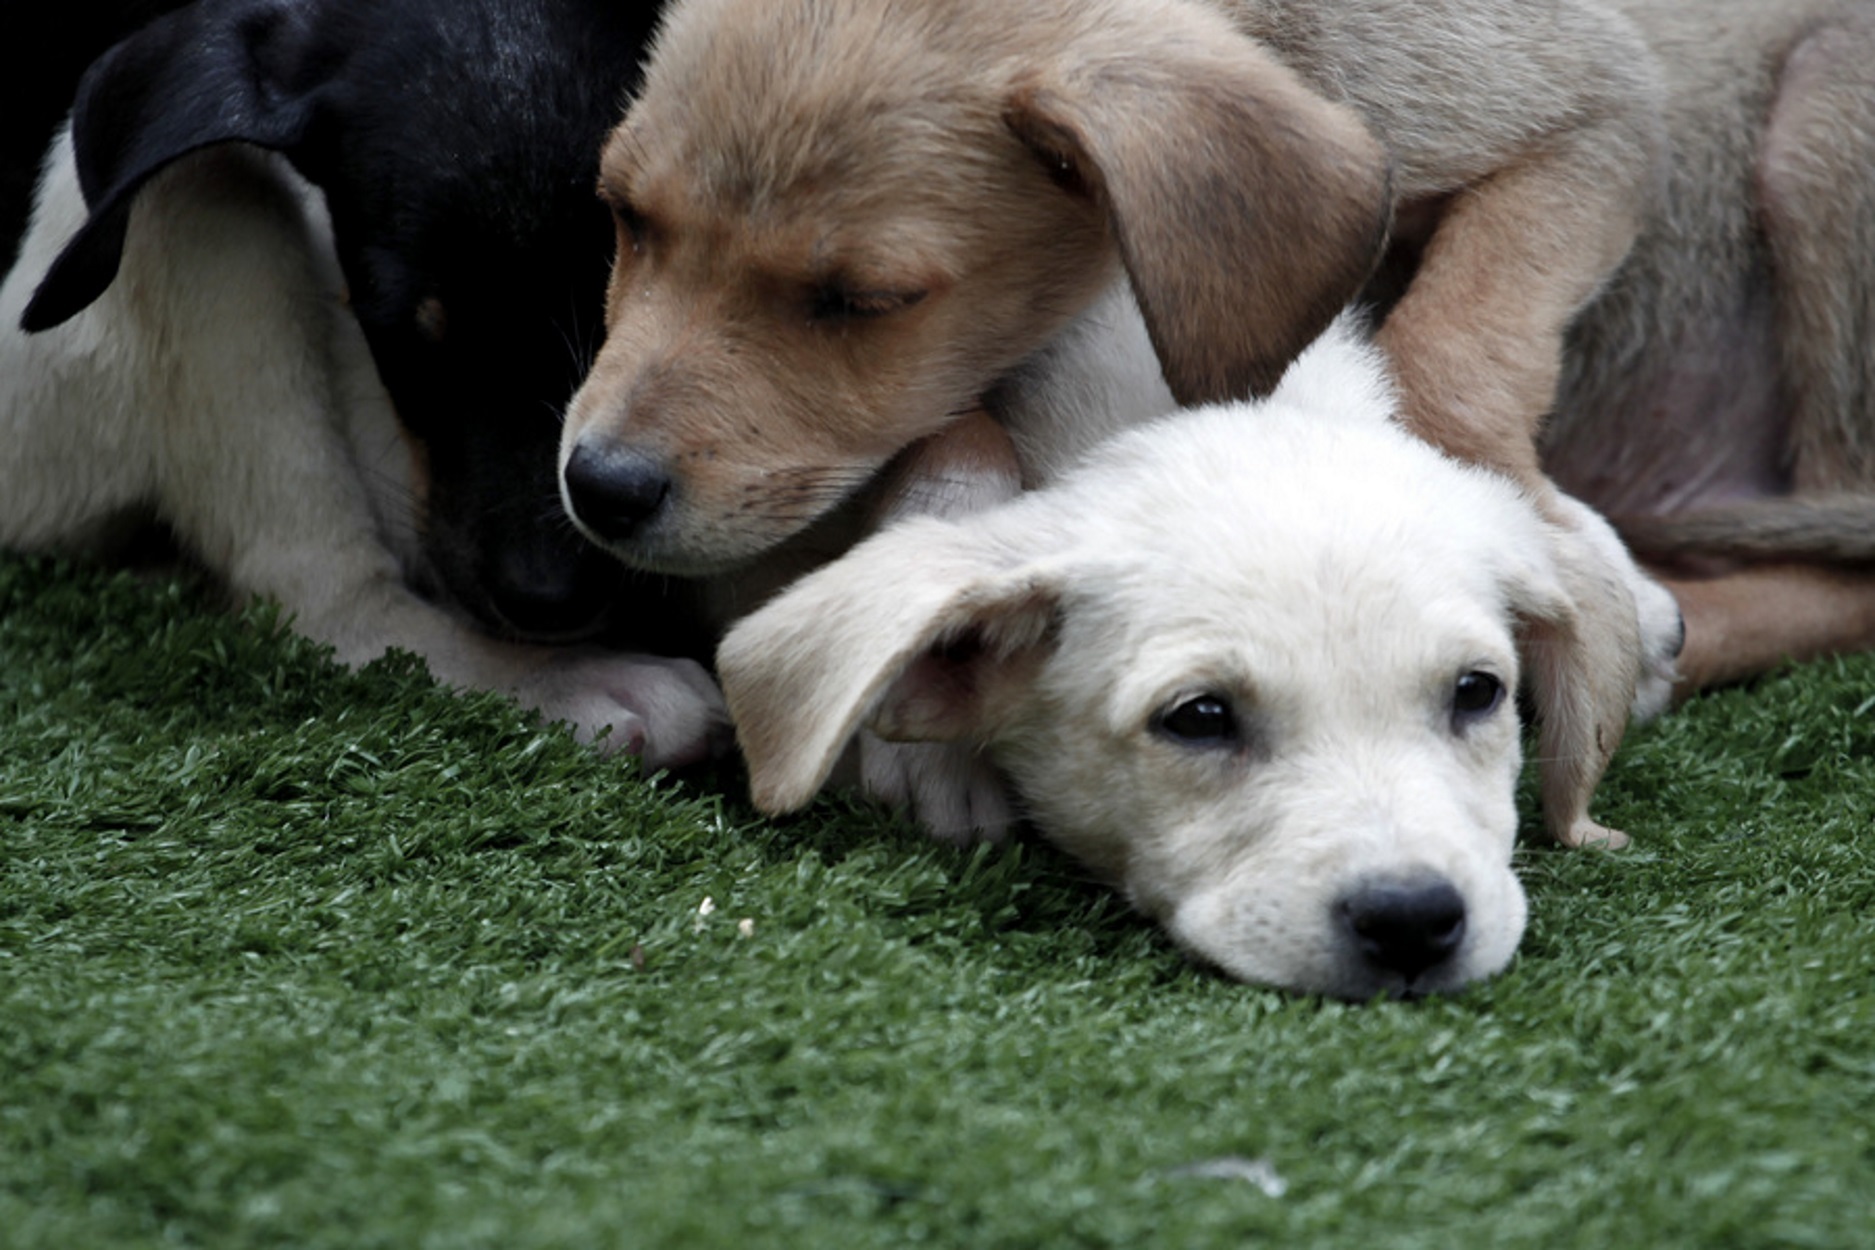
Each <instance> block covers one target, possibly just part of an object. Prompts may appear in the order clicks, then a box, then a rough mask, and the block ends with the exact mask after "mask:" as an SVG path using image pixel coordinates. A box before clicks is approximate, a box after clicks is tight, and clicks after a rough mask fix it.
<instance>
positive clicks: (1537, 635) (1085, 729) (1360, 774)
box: [718, 325, 1672, 998]
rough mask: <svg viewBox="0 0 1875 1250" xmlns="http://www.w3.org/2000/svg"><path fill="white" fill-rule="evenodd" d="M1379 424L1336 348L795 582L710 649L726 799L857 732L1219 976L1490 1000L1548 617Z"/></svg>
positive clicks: (1438, 463) (772, 807)
mask: <svg viewBox="0 0 1875 1250" xmlns="http://www.w3.org/2000/svg"><path fill="white" fill-rule="evenodd" d="M1393 410H1394V405H1393V399H1392V395H1391V393H1390V389H1389V385H1388V380H1387V377H1386V375H1385V372H1384V370H1383V367H1382V365H1381V363H1380V360H1379V358H1378V356H1377V355H1376V354H1375V353H1374V352H1373V351H1372V350H1371V349H1369V348H1368V347H1366V346H1365V345H1364V344H1363V343H1362V342H1361V341H1360V340H1359V339H1358V338H1357V336H1356V335H1355V334H1354V333H1353V332H1352V331H1351V330H1350V329H1349V328H1348V327H1347V326H1345V325H1338V326H1337V327H1336V328H1335V329H1334V330H1332V331H1331V332H1330V333H1329V334H1328V335H1327V336H1326V337H1325V338H1324V339H1323V340H1322V341H1321V342H1320V343H1318V344H1317V345H1316V346H1315V347H1313V348H1311V349H1310V351H1309V352H1308V353H1307V354H1306V355H1305V356H1304V357H1303V358H1302V359H1301V360H1300V361H1299V362H1298V363H1297V364H1296V365H1295V367H1294V368H1293V369H1292V370H1291V372H1290V374H1289V375H1288V376H1287V378H1286V379H1285V380H1284V382H1283V384H1282V386H1281V387H1280V389H1279V390H1278V391H1277V392H1276V394H1275V395H1274V396H1273V397H1272V398H1271V399H1270V400H1268V401H1266V402H1264V403H1261V404H1243V405H1229V406H1217V407H1211V408H1203V409H1195V410H1192V411H1189V412H1184V413H1179V414H1175V415H1172V416H1169V417H1166V418H1163V419H1161V420H1159V421H1158V422H1156V423H1153V424H1150V425H1147V426H1145V427H1143V428H1141V429H1138V430H1135V431H1132V432H1130V433H1124V434H1121V435H1119V436H1118V437H1117V438H1115V439H1114V440H1112V441H1111V442H1109V443H1107V444H1106V445H1104V446H1103V447H1101V448H1098V449H1096V450H1095V451H1094V452H1093V453H1092V455H1091V457H1090V458H1089V460H1088V461H1087V462H1086V463H1084V464H1083V465H1081V466H1080V467H1078V468H1076V469H1074V470H1072V471H1070V472H1068V473H1067V474H1065V475H1064V476H1063V477H1062V478H1061V479H1060V480H1058V481H1057V482H1056V483H1054V484H1053V485H1051V486H1049V487H1047V488H1045V489H1041V490H1038V491H1034V492H1031V493H1029V494H1027V495H1024V496H1022V497H1021V498H1019V499H1016V500H1014V501H1012V502H1010V503H1008V504H1006V505H1004V506H1001V507H999V508H996V509H993V510H990V511H987V512H983V513H979V514H976V515H972V516H966V517H961V518H954V519H948V520H938V519H931V518H921V519H913V520H909V521H905V522H902V523H899V524H897V525H894V526H892V527H890V528H888V529H887V530H886V531H884V532H882V533H880V534H879V535H877V536H875V537H873V538H871V539H869V540H868V541H866V542H865V543H863V544H862V545H860V546H859V547H857V548H856V549H854V550H853V551H852V552H851V553H850V554H848V555H847V556H845V557H844V558H842V559H840V560H838V561H836V562H835V563H833V564H831V565H829V566H827V567H825V568H823V569H821V570H819V571H817V572H815V573H812V574H810V575H809V576H808V577H806V578H805V579H803V580H802V581H800V582H799V583H797V584H796V585H795V586H793V587H792V588H790V589H789V590H787V591H786V592H784V593H783V594H782V595H780V596H779V597H778V598H776V599H775V600H773V601H772V602H770V603H769V604H768V605H767V606H765V607H763V608H762V609H760V610H759V611H757V612H755V613H754V614H753V615H751V616H750V617H748V618H746V619H745V620H744V621H742V622H741V623H740V624H739V625H738V626H737V627H736V628H735V629H734V630H732V632H731V633H730V634H729V635H728V637H727V638H726V640H725V641H724V643H723V645H722V647H721V650H720V652H719V655H718V667H719V676H720V677H721V678H722V680H723V682H724V688H725V692H726V694H727V697H728V699H729V704H730V710H731V713H732V716H733V718H734V720H735V722H736V725H737V732H738V734H739V737H740V740H741V743H742V746H743V748H744V750H745V752H746V754H747V756H748V760H749V766H750V772H751V781H752V786H753V791H754V797H755V801H756V803H757V804H758V806H760V807H761V808H763V809H764V810H767V811H770V812H779V811H786V810H790V809H793V808H797V807H800V806H801V805H803V804H805V803H806V802H808V800H809V799H811V798H812V797H813V795H814V794H815V793H816V791H817V790H819V789H820V787H821V786H822V784H823V783H824V782H825V781H826V779H827V778H828V776H829V774H830V772H831V771H832V770H833V769H834V767H835V765H836V761H837V760H838V759H839V757H840V756H841V755H842V753H843V751H844V750H845V749H846V747H847V745H848V743H849V740H850V739H852V738H853V736H854V734H855V732H856V731H858V730H860V729H861V728H862V727H870V728H871V729H872V730H874V731H877V732H878V733H880V734H881V735H882V736H884V737H886V738H889V739H910V740H935V741H949V742H962V743H971V744H976V745H979V746H981V747H982V748H983V749H984V750H985V751H986V752H987V754H988V756H989V758H990V759H991V760H993V761H994V762H995V764H997V765H998V766H999V767H1000V768H1001V769H1003V770H1004V771H1005V772H1006V774H1007V776H1008V777H1009V778H1010V780H1011V782H1012V784H1013V787H1014V789H1015V791H1016V794H1017V795H1018V797H1019V800H1020V802H1021V803H1022V804H1023V805H1024V806H1025V807H1026V809H1027V811H1028V812H1029V814H1030V815H1031V816H1032V818H1033V820H1034V822H1035V823H1036V825H1037V826H1038V827H1039V828H1040V829H1041V830H1042V831H1043V833H1044V834H1045V835H1046V836H1048V837H1049V838H1051V839H1052V840H1053V841H1055V842H1056V843H1057V844H1059V845H1060V846H1062V847H1063V848H1064V849H1066V850H1067V851H1069V852H1070V853H1072V854H1074V855H1075V856H1077V857H1078V858H1079V859H1081V860H1082V861H1083V862H1085V863H1086V864H1087V865H1089V866H1090V867H1091V868H1092V869H1094V870H1095V871H1096V872H1098V873H1099V874H1100V875H1102V876H1103V877H1104V878H1105V879H1107V880H1109V881H1111V882H1113V883H1114V884H1115V885H1116V886H1118V888H1119V889H1121V890H1122V891H1123V892H1124V893H1125V895H1126V897H1127V898H1128V899H1129V900H1130V901H1131V902H1132V903H1133V904H1134V905H1135V906H1137V907H1138V908H1140V909H1141V910H1142V911H1144V912H1145V913H1146V914H1148V915H1151V916H1153V917H1155V918H1156V919H1158V920H1159V921H1161V922H1162V923H1163V924H1164V925H1165V926H1166V928H1167V929H1168V930H1169V931H1170V932H1171V933H1172V935H1173V936H1174V937H1175V938H1176V939H1177V940H1178V941H1180V942H1181V943H1182V944H1184V945H1185V946H1186V947H1188V948H1189V949H1190V950H1192V951H1194V952H1196V953H1197V954H1198V955H1200V956H1202V957H1203V958H1205V959H1206V960H1208V961H1210V962H1212V963H1215V964H1216V965H1218V966H1219V967H1221V968H1223V969H1224V970H1225V971H1227V972H1229V973H1230V974H1232V975H1234V976H1237V977H1240V978H1243V979H1246V980H1250V981H1256V982H1263V983H1267V984H1271V985H1276V986H1282V987H1286V988H1290V989H1295V990H1302V991H1312V992H1320V993H1325V994H1331V995H1337V996H1345V997H1350V998H1364V997H1368V996H1371V995H1374V994H1377V993H1383V992H1398V993H1423V992H1431V991H1444V990H1452V989H1455V988H1457V987H1459V986H1462V985H1464V984H1466V983H1467V982H1470V981H1473V980H1476V979H1478V978H1481V977H1485V976H1488V975H1490V974H1492V973H1495V972H1496V971H1498V970H1499V969H1501V968H1503V967H1504V965H1505V963H1506V962H1507V961H1508V960H1509V959H1510V958H1511V955H1512V953H1513V952H1514V951H1515V949H1516V946H1517V943H1518V939H1519V937H1520V936H1521V934H1522V932H1523V927H1524V919H1525V903H1524V896H1523V892H1522V889H1521V888H1520V886H1519V884H1518V881H1517V878H1516V876H1515V875H1514V874H1513V872H1512V871H1511V863H1510V861H1511V849H1512V843H1513V839H1514V836H1515V833H1516V827H1517V812H1516V807H1515V802H1514V788H1515V785H1516V781H1517V776H1518V769H1519V765H1520V758H1521V745H1520V727H1519V723H1518V717H1517V710H1516V700H1515V698H1514V697H1513V695H1514V692H1515V691H1516V689H1517V686H1518V680H1519V674H1520V664H1519V649H1520V646H1528V645H1530V643H1531V641H1532V640H1540V639H1541V638H1542V637H1544V636H1545V634H1546V633H1547V632H1548V631H1550V630H1552V629H1554V628H1555V627H1556V626H1557V625H1558V624H1559V623H1560V622H1561V621H1562V619H1563V618H1565V617H1566V616H1567V614H1568V613H1569V612H1570V611H1571V607H1570V600H1569V597H1568V595H1567V594H1566V593H1565V591H1564V589H1563V586H1562V583H1561V581H1560V580H1559V577H1558V572H1557V561H1558V558H1557V554H1556V551H1557V547H1558V544H1559V543H1561V542H1563V541H1564V540H1563V539H1562V537H1561V536H1560V535H1559V533H1558V532H1557V531H1556V530H1555V529H1554V528H1553V527H1551V526H1550V525H1549V524H1548V523H1547V522H1545V521H1544V520H1543V519H1542V518H1541V517H1540V515H1539V514H1538V512H1537V510H1536V508H1535V506H1534V505H1533V504H1532V502H1531V501H1530V500H1529V499H1528V498H1527V497H1526V496H1525V495H1524V494H1523V493H1521V492H1520V490H1519V489H1518V488H1517V487H1516V486H1514V485H1513V484H1511V483H1510V482H1509V481H1508V480H1506V479H1504V478H1501V477H1498V476H1495V475H1493V474H1490V473H1487V472H1484V471H1482V470H1479V469H1476V468H1472V467H1469V466H1465V465H1461V464H1460V463H1458V462H1457V461H1454V460H1451V459H1448V458H1446V457H1444V456H1442V455H1441V454H1440V453H1438V452H1437V451H1435V450H1433V449H1432V448H1430V447H1428V446H1426V445H1425V444H1423V443H1420V442H1418V441H1416V440H1414V439H1412V438H1411V437H1409V436H1408V435H1406V434H1405V433H1404V432H1403V431H1402V430H1401V429H1400V428H1399V427H1398V426H1396V425H1395V424H1394V422H1393V421H1392V420H1391V416H1392V413H1393ZM1614 554H1615V555H1616V556H1617V557H1618V558H1619V560H1620V561H1621V562H1622V563H1623V564H1624V565H1626V564H1628V563H1629V562H1627V560H1626V556H1625V553H1624V552H1622V551H1620V549H1619V547H1618V546H1617V547H1616V548H1615V552H1614ZM1634 580H1635V582H1636V584H1644V580H1645V579H1642V578H1640V576H1639V574H1638V572H1636V573H1635V574H1634ZM1648 606H1649V607H1650V608H1653V609H1657V610H1661V611H1667V612H1670V611H1671V610H1672V605H1671V603H1670V602H1668V603H1665V604H1652V603H1650V604H1649V605H1648ZM1616 836H1617V837H1618V835H1616Z"/></svg>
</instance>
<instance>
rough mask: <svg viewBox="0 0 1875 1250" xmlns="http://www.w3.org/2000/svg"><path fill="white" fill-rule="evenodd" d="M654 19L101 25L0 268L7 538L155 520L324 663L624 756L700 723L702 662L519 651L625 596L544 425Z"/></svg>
mask: <svg viewBox="0 0 1875 1250" xmlns="http://www.w3.org/2000/svg"><path fill="white" fill-rule="evenodd" d="M655 15H656V5H655V4H654V3H649V2H628V3H608V2H607V0H401V2H400V3H396V4H383V3H371V2H370V0H197V2H196V3H194V4H191V5H188V6H186V7H184V8H181V9H179V10H177V11H175V12H173V13H168V14H165V15H164V16H162V17H159V18H157V19H156V20H155V21H153V22H150V23H149V24H148V25H146V26H144V27H142V28H141V29H140V30H138V31H137V32H136V33H134V34H132V35H131V36H129V37H128V38H125V39H124V40H122V41H121V42H119V43H117V44H115V45H114V46H112V47H111V48H110V49H109V51H107V52H106V53H105V54H104V55H103V56H101V57H100V58H99V59H98V60H97V61H95V62H94V63H93V64H92V65H91V67H90V68H89V70H88V71H87V72H86V74H85V76H84V79H83V81H82V83H81V84H80V87H79V90H78V95H77V99H76V102H75V104H74V106H73V108H72V113H71V118H70V122H69V125H68V126H67V127H66V128H64V129H62V130H61V132H60V134H59V135H58V137H57V138H56V139H55V140H54V142H53V145H52V149H51V151H50V152H49V153H48V155H47V157H46V161H45V164H44V167H43V171H42V176H41V180H40V183H39V189H38V195H37V198H36V201H35V203H34V207H33V214H32V220H31V223H30V225H29V227H28V230H27V234H26V236H25V238H24V240H23V241H22V244H21V247H20V251H19V256H18V259H17V261H16V263H15V265H14V267H13V270H12V272H11V273H10V274H9V275H8V277H7V279H6V282H5V285H4V287H3V288H0V544H3V545H5V546H8V547H12V548H14V549H19V550H36V551H52V552H60V553H75V554H97V553H101V552H106V551H108V550H109V549H110V548H111V547H112V546H113V545H114V544H116V543H117V542H118V541H120V540H121V539H122V537H123V536H124V535H125V534H127V533H129V532H131V531H132V530H133V529H135V528H136V527H137V526H139V525H140V524H142V523H144V522H147V521H152V520H153V521H156V522H160V523H161V524H163V525H165V526H166V527H167V528H168V529H169V530H170V531H171V532H173V533H174V535H175V536H176V538H177V539H178V540H179V542H180V544H181V545H182V546H183V547H184V549H185V550H186V551H188V552H189V553H190V554H191V555H193V556H194V557H196V558H198V559H200V560H201V561H202V562H203V563H204V564H205V565H206V566H207V567H208V568H209V569H210V570H211V571H212V572H214V573H215V574H216V575H218V576H219V577H220V578H222V579H223V580H224V581H225V582H226V584H227V585H228V587H229V588H230V589H231V590H232V591H234V592H236V593H237V594H238V595H240V596H244V597H245V596H256V595H264V596H271V597H273V598H276V599H278V600H279V601H281V603H282V604H283V605H284V607H285V608H286V609H287V610H288V611H289V612H290V613H291V614H292V615H293V618H294V620H295V623H296V628H298V629H299V630H300V631H301V632H303V633H306V634H307V635H309V636H311V637H314V638H317V639H319V640H321V641H325V642H329V643H331V644H332V645H333V646H334V647H335V648H336V649H337V652H338V655H339V658H340V659H341V660H343V661H345V662H348V663H358V662H362V661H365V660H368V659H371V658H373V657H375V656H377V655H379V654H382V653H383V652H384V651H385V650H386V649H387V648H391V647H399V648H403V649H406V650H409V651H413V652H415V653H417V654H419V655H421V656H422V657H423V658H424V659H425V660H426V661H427V662H428V664H429V665H430V668H431V670H432V671H433V672H434V673H435V674H436V676H437V677H438V678H439V679H441V680H443V681H446V682H449V683H452V684H456V685H460V686H465V687H475V688H486V689H496V690H502V691H505V692H508V693H511V694H513V695H515V696H516V697H518V698H520V699H521V700H522V701H523V702H525V703H527V704H529V705H531V706H534V707H537V708H539V709H540V710H541V711H542V712H543V713H545V714H546V715H547V716H549V717H550V718H553V719H563V720H568V721H571V722H572V723H573V724H574V726H575V727H576V729H578V730H579V731H581V732H582V733H583V734H585V735H587V736H589V737H598V736H602V731H603V730H604V729H606V728H607V727H610V730H611V732H610V733H609V734H607V735H603V738H604V741H605V742H606V743H607V744H609V745H610V746H612V747H615V748H622V749H625V750H629V751H633V752H636V753H639V754H640V755H641V756H642V757H643V759H644V760H645V762H646V763H647V765H649V766H665V765H674V764H680V763H684V762H687V761H690V760H693V759H695V758H697V757H698V756H699V755H701V754H703V753H704V752H705V751H707V750H708V749H709V748H710V747H711V745H712V744H713V742H714V741H716V740H717V739H719V738H720V736H721V728H722V710H721V703H720V700H719V698H718V696H717V695H716V692H715V689H714V686H713V684H712V683H711V682H710V680H709V679H708V676H707V675H706V673H705V672H704V671H703V670H702V668H701V667H699V666H697V665H696V664H694V663H692V662H690V661H688V660H668V659H661V658H654V657H649V656H642V655H625V654H619V653H613V652H607V651H602V650H599V649H597V648H594V647H588V646H578V647H575V646H568V645H556V646H548V645H544V644H547V643H556V644H567V643H572V642H578V641H581V640H585V639H589V638H592V637H595V636H597V635H599V634H600V633H601V632H602V631H605V630H608V629H613V628H614V627H615V626H616V623H617V618H618V617H619V616H620V615H622V614H628V613H629V604H622V603H621V600H623V599H628V598H629V597H630V594H631V589H632V588H631V587H629V586H628V583H627V581H626V576H627V575H626V574H625V573H624V572H623V571H622V570H620V569H619V568H618V567H617V566H616V565H615V564H614V563H613V562H612V561H611V560H610V559H609V558H607V557H605V556H604V555H602V554H601V553H600V552H598V551H597V550H596V549H594V548H592V547H590V546H588V545H586V544H585V543H584V541H583V540H581V539H580V538H579V537H578V536H577V534H576V533H575V532H574V531H573V529H572V527H571V526H570V525H569V524H568V523H567V521H566V520H565V518H564V516H563V514H562V512H561V510H560V508H559V505H558V494H557V486H556V479H555V451H556V446H557V442H558V438H559V429H560V421H561V411H562V408H563V406H564V404H565V401H566V399H567V397H568V396H569V395H570V394H571V392H572V390H573V388H574V387H575V385H576V384H577V383H578V381H579V380H580V377H581V375H582V373H583V371H584V368H585V365H586V363H587V361H588V359H589V357H590V355H591V353H592V352H593V350H594V349H595V347H596V342H597V337H598V335H599V334H600V333H601V324H600V318H601V312H602V306H603V291H604V287H605V282H606V276H607V272H608V269H609V265H610V260H611V254H612V227H611V223H610V220H609V216H608V214H607V212H606V210H605V209H604V208H603V207H602V206H601V205H600V204H599V202H598V200H597V198H596V196H595V194H594V186H595V179H596V171H597V159H598V152H599V149H600V145H601V142H602V140H603V138H604V136H605V134H606V133H607V131H608V130H609V129H610V127H611V126H612V125H613V124H614V123H615V122H616V120H617V118H618V116H619V114H620V111H621V108H622V101H623V96H622V92H624V91H626V90H628V89H629V88H630V86H631V84H632V82H633V81H634V78H635V74H636V70H637V65H638V61H639V58H640V55H641V52H642V48H643V43H644V40H645V38H646V36H647V34H648V32H649V30H650V28H651V26H652V24H653V22H654V19H655Z"/></svg>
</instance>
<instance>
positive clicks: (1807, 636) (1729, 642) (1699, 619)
mask: <svg viewBox="0 0 1875 1250" xmlns="http://www.w3.org/2000/svg"><path fill="white" fill-rule="evenodd" d="M1666 585H1667V587H1668V589H1669V590H1671V591H1672V592H1673V595H1674V597H1675V598H1676V599H1678V600H1679V603H1680V608H1681V611H1683V612H1684V613H1685V614H1686V649H1685V651H1684V652H1683V653H1682V655H1681V657H1680V663H1679V670H1680V678H1679V686H1678V693H1679V694H1680V695H1681V696H1682V697H1684V696H1686V695H1691V694H1693V693H1696V692H1697V691H1699V690H1702V689H1706V688H1709V687H1712V686H1722V685H1726V684H1728V683H1731V682H1737V681H1742V680H1744V679H1746V678H1748V677H1753V676H1756V675H1757V674H1759V673H1763V672H1766V671H1768V670H1770V669H1773V668H1775V667H1777V666H1778V665H1779V664H1784V663H1790V662H1801V661H1804V660H1814V659H1820V658H1822V657H1824V656H1829V655H1842V654H1847V653H1850V652H1856V651H1869V650H1875V578H1871V577H1870V576H1869V574H1868V572H1867V571H1866V570H1864V569H1832V568H1823V567H1818V566H1815V565H1802V564H1766V565H1757V566H1753V567H1751V568H1745V569H1740V570H1738V571H1736V572H1732V573H1728V574H1725V575H1723V576H1719V577H1712V578H1700V579H1694V580H1687V581H1673V580H1669V581H1667V583H1666Z"/></svg>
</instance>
